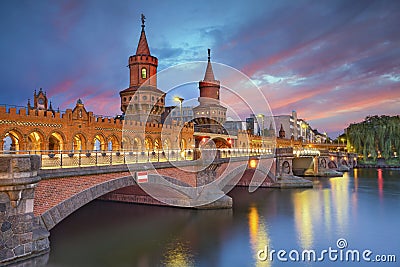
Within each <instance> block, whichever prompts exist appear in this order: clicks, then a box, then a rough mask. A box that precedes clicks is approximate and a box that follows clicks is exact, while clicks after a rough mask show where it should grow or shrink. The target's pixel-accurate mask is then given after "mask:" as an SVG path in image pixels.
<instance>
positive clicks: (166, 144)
mask: <svg viewBox="0 0 400 267" xmlns="http://www.w3.org/2000/svg"><path fill="white" fill-rule="evenodd" d="M163 149H164V150H169V149H171V141H170V140H169V138H166V139H165V140H164V142H163Z"/></svg>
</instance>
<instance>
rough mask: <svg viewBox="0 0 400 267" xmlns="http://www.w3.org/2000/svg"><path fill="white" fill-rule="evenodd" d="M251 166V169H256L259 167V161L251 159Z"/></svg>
mask: <svg viewBox="0 0 400 267" xmlns="http://www.w3.org/2000/svg"><path fill="white" fill-rule="evenodd" d="M249 166H250V168H252V169H255V168H256V167H257V160H255V159H251V160H250V161H249Z"/></svg>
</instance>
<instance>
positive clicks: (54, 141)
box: [47, 131, 66, 151]
mask: <svg viewBox="0 0 400 267" xmlns="http://www.w3.org/2000/svg"><path fill="white" fill-rule="evenodd" d="M65 140H66V138H65V135H64V134H63V133H62V132H59V131H53V132H51V133H50V134H49V136H48V138H47V142H48V148H49V150H52V151H57V150H64V149H65V143H66V141H65Z"/></svg>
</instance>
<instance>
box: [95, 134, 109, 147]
mask: <svg viewBox="0 0 400 267" xmlns="http://www.w3.org/2000/svg"><path fill="white" fill-rule="evenodd" d="M93 150H94V151H100V150H101V151H104V150H106V141H105V140H104V137H103V136H102V135H101V134H97V135H96V136H95V137H94V139H93Z"/></svg>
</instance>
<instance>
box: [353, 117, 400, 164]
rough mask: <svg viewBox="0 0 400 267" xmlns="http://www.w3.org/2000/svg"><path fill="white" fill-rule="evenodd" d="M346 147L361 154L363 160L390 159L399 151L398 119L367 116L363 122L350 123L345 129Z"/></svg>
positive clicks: (399, 132)
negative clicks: (370, 158) (350, 147)
mask: <svg viewBox="0 0 400 267" xmlns="http://www.w3.org/2000/svg"><path fill="white" fill-rule="evenodd" d="M346 133H347V141H348V146H353V147H354V149H355V151H356V152H357V153H359V154H362V155H363V157H364V159H367V158H369V157H372V158H373V159H374V160H375V159H376V158H377V157H383V158H386V159H388V158H390V157H392V156H393V155H394V152H396V153H399V151H400V117H399V116H398V115H397V116H386V115H382V116H380V117H379V116H377V115H375V116H367V117H366V118H365V120H364V121H362V122H359V123H352V124H350V125H349V127H347V129H346Z"/></svg>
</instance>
